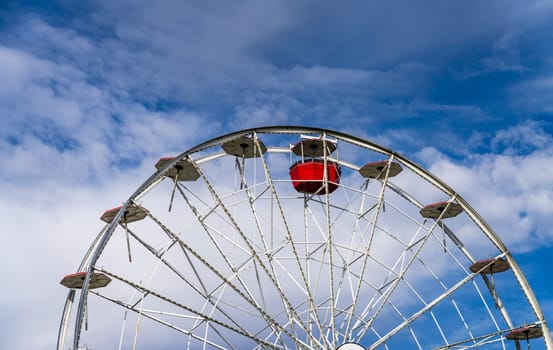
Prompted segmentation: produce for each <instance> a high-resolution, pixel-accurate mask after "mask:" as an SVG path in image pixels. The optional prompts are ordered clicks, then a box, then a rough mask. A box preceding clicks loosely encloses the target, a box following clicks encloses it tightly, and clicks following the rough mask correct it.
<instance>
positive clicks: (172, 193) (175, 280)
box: [58, 127, 553, 350]
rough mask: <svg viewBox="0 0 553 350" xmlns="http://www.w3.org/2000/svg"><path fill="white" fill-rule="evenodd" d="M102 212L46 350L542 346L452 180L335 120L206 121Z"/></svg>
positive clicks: (539, 326) (544, 340) (527, 310)
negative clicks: (197, 140)
mask: <svg viewBox="0 0 553 350" xmlns="http://www.w3.org/2000/svg"><path fill="white" fill-rule="evenodd" d="M152 170H154V167H153V165H152ZM109 204H111V203H108V205H109ZM100 219H101V220H102V221H104V222H105V225H104V227H103V228H102V229H101V231H100V232H99V234H98V235H97V237H96V239H95V240H94V241H93V243H92V245H91V246H90V248H89V249H88V251H87V252H86V254H85V256H84V258H83V259H82V262H81V264H80V266H79V267H78V269H77V271H76V272H75V273H70V274H68V275H67V276H65V277H63V279H62V280H61V284H62V285H64V286H66V287H67V288H69V293H68V296H67V299H66V302H65V307H64V310H63V315H62V319H61V322H60V328H59V335H58V350H63V349H74V350H77V349H104V348H106V349H107V348H111V349H114V348H117V349H154V348H155V349H169V348H170V349H317V350H320V349H331V350H335V349H340V350H361V349H392V350H393V349H471V348H478V349H520V348H522V347H524V348H526V347H530V346H532V347H535V348H545V349H547V350H553V343H552V341H551V335H550V331H549V330H548V327H547V324H546V322H545V319H544V317H543V314H542V311H541V309H540V306H539V304H538V302H537V300H536V298H535V296H534V293H533V291H532V289H531V288H530V286H529V285H528V283H527V281H526V278H525V276H524V274H523V272H522V271H521V269H520V268H519V266H518V265H517V263H516V261H515V260H514V259H513V257H512V255H511V254H510V252H509V249H508V248H507V247H506V246H505V245H504V243H503V242H502V241H501V239H500V237H499V236H498V234H496V233H495V232H494V231H493V229H492V228H491V227H490V225H488V224H487V223H486V222H485V221H484V219H483V218H482V217H481V216H480V215H479V214H478V213H477V212H476V211H475V210H474V209H473V208H472V207H471V206H470V205H469V203H467V202H466V201H465V200H464V199H463V197H462V196H461V194H459V193H457V192H455V191H454V190H453V189H452V188H450V187H449V186H448V185H447V184H446V183H444V182H443V181H442V180H440V179H439V178H437V177H436V176H434V175H433V174H431V173H430V172H428V171H427V170H425V169H423V168H422V167H421V166H419V165H418V164H416V163H415V162H413V161H411V160H409V159H407V158H406V157H404V156H402V155H401V154H398V153H396V152H394V151H392V150H389V149H387V148H385V147H382V146H379V145H377V144H375V143H373V142H369V141H366V140H363V139H361V138H358V137H354V136H351V135H348V134H345V133H341V132H335V131H331V130H325V129H317V128H308V127H265V128H256V129H248V130H243V131H239V132H234V133H230V134H227V135H224V136H220V137H217V138H214V139H212V140H209V141H207V142H204V143H202V144H199V145H197V146H195V147H192V148H190V149H188V150H186V151H184V152H182V153H181V154H179V155H176V156H171V157H163V158H161V159H159V161H158V162H157V163H156V164H155V172H154V173H153V175H151V176H150V177H149V178H148V179H147V180H146V181H145V182H144V183H143V184H142V185H141V186H139V187H138V189H137V190H136V191H135V192H134V193H133V194H132V195H131V196H130V197H129V198H128V199H127V200H125V201H124V202H123V204H122V205H121V206H119V207H116V208H113V209H109V210H106V211H105V212H104V213H103V214H102V215H101V217H100Z"/></svg>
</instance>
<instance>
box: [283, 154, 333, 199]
mask: <svg viewBox="0 0 553 350" xmlns="http://www.w3.org/2000/svg"><path fill="white" fill-rule="evenodd" d="M327 169H328V170H327V171H328V193H332V192H334V190H336V189H337V188H338V185H339V183H340V173H341V171H340V166H339V165H338V164H336V163H333V162H327ZM290 178H291V179H292V185H293V186H294V188H295V189H296V191H298V192H301V193H312V194H326V193H327V192H326V188H325V185H324V182H323V179H324V162H323V161H322V160H310V161H306V162H297V163H295V164H294V165H292V166H291V167H290Z"/></svg>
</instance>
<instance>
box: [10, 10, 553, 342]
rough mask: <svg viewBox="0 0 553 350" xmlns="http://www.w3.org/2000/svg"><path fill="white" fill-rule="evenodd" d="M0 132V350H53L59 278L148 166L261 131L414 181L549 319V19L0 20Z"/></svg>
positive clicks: (484, 14) (306, 15) (197, 14)
mask: <svg viewBox="0 0 553 350" xmlns="http://www.w3.org/2000/svg"><path fill="white" fill-rule="evenodd" d="M154 3H155V5H154ZM0 121H1V123H0V159H1V161H2V164H3V165H2V171H0V190H1V192H2V195H1V196H0V212H1V213H2V223H1V226H0V227H1V230H0V237H1V238H2V242H3V248H4V249H3V253H2V254H1V255H0V263H1V266H2V267H1V268H0V276H1V277H2V278H1V279H2V288H1V292H0V295H1V298H0V315H1V316H0V339H1V341H0V342H1V343H2V344H3V345H2V347H3V348H6V349H8V348H10V349H31V348H33V349H49V348H53V347H54V345H55V341H56V336H57V327H58V321H59V319H60V315H61V311H62V307H63V302H64V298H65V295H66V293H67V291H66V290H65V289H64V288H63V287H61V286H60V285H59V284H58V282H59V280H60V278H61V277H62V276H63V275H65V274H68V273H71V272H74V271H75V269H76V267H77V266H78V264H79V262H80V258H81V257H82V256H83V254H84V252H85V250H86V248H87V247H88V245H89V243H90V242H91V240H92V239H93V237H94V235H95V234H96V233H97V231H98V230H99V229H100V228H101V223H100V221H99V220H98V217H99V215H100V214H101V213H102V212H103V211H104V210H105V209H107V208H111V207H113V206H116V205H118V204H119V203H121V202H122V201H124V200H125V199H126V198H127V197H128V196H129V195H130V194H131V193H132V192H133V191H134V189H135V188H136V187H137V186H138V185H139V184H140V183H142V182H143V181H144V180H145V179H146V178H147V176H148V175H150V174H151V173H152V172H153V170H154V168H153V164H154V163H155V161H156V160H157V159H158V158H159V157H160V156H162V155H166V154H176V153H180V152H181V151H183V150H186V149H188V148H190V147H192V146H194V145H196V144H197V143H200V142H202V141H205V140H207V139H209V138H211V137H214V136H217V135H220V134H223V133H227V132H231V131H235V130H240V129H243V128H248V127H254V126H262V125H275V124H276V125H286V124H292V125H307V126H317V127H323V128H329V129H333V130H338V131H343V132H347V133H351V134H353V135H356V136H360V137H364V138H367V139H369V140H372V141H375V142H377V143H379V144H382V145H384V146H387V147H389V148H392V149H395V150H398V151H400V152H401V153H403V154H404V155H406V156H407V157H409V158H412V159H414V160H415V161H417V162H419V163H421V164H423V165H424V166H425V167H427V168H429V169H430V170H431V171H432V172H433V173H435V174H437V175H438V176H439V177H441V178H442V179H444V180H445V181H446V182H447V183H449V184H450V185H451V186H452V187H453V188H454V189H456V190H457V191H458V192H459V193H460V194H462V195H463V197H465V198H466V199H467V200H468V201H469V202H470V203H471V204H473V206H474V207H475V208H476V209H477V210H478V211H479V212H480V213H481V214H482V216H483V217H484V218H485V219H487V220H488V221H489V222H490V224H491V225H492V227H493V228H494V229H495V230H496V231H497V232H498V233H499V234H500V235H501V237H502V238H503V239H504V241H505V242H506V244H507V245H508V246H509V247H510V249H511V250H512V252H513V254H514V255H515V258H516V259H517V260H518V261H519V263H520V265H521V267H522V269H523V270H524V271H525V272H526V274H527V277H528V279H529V281H530V283H531V285H532V287H533V288H534V290H535V293H536V295H537V297H538V299H539V301H540V303H541V304H542V307H543V310H544V312H545V315H546V318H548V319H549V320H553V287H552V286H550V285H549V282H547V281H545V279H544V276H548V278H549V276H550V275H551V273H552V272H553V271H552V267H551V266H552V263H553V258H552V257H551V254H550V253H549V251H550V249H551V246H552V245H553V230H551V227H552V226H553V215H552V214H553V184H552V181H551V177H552V175H553V2H551V1H547V0H544V1H534V0H531V1H524V2H521V1H507V0H501V1H485V2H483V1H448V2H440V1H417V2H413V1H352V2H348V3H347V6H344V4H342V3H340V4H338V2H330V1H328V2H319V1H303V2H299V1H271V0H268V1H233V2H215V1H205V0H202V1H187V2H183V1H160V2H151V1H112V0H110V1H102V0H98V1H87V2H73V1H53V2H50V1H41V0H36V1H7V2H6V1H3V2H2V4H1V5H0Z"/></svg>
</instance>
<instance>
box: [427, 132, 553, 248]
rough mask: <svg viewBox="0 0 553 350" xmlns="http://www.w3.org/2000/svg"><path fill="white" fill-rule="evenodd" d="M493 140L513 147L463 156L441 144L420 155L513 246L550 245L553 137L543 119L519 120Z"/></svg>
mask: <svg viewBox="0 0 553 350" xmlns="http://www.w3.org/2000/svg"><path fill="white" fill-rule="evenodd" d="M492 143H494V144H508V145H512V146H513V147H509V148H505V147H501V148H500V151H499V152H498V153H484V154H473V155H471V156H470V157H467V158H465V159H464V160H463V161H461V162H459V161H455V160H452V159H450V158H448V157H447V156H445V155H444V154H443V153H441V152H440V151H439V150H437V149H435V148H427V149H424V150H423V151H421V152H419V155H418V156H419V157H420V159H422V160H423V161H424V163H425V164H427V165H428V167H429V169H430V171H431V172H433V173H435V174H436V175H438V176H439V177H440V178H442V179H444V180H445V181H446V182H447V183H448V184H450V185H451V186H452V187H453V188H454V189H455V190H456V191H457V192H458V193H459V194H461V195H462V196H463V197H464V198H465V199H467V200H468V201H469V203H471V204H472V205H473V206H474V207H475V208H476V209H477V210H478V212H480V213H481V215H482V216H483V217H484V218H485V219H486V220H488V221H489V223H490V224H491V225H492V227H493V228H494V229H495V231H496V232H497V233H498V234H499V235H500V236H501V237H502V238H503V239H504V241H505V243H506V244H507V246H508V247H510V249H512V251H514V252H524V251H529V250H532V249H536V248H537V247H539V246H550V245H551V244H552V243H553V235H552V234H551V232H550V230H549V226H550V217H551V214H552V213H553V191H552V190H551V186H550V176H549V174H551V173H552V171H553V167H552V164H553V162H552V160H553V137H551V135H548V134H545V133H543V131H542V130H541V129H540V128H539V127H538V126H537V125H533V126H529V125H519V126H516V127H512V128H509V129H507V130H501V131H500V132H498V133H497V135H496V137H494V139H493V141H492ZM537 145H539V146H537Z"/></svg>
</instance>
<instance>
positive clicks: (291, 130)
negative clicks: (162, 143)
mask: <svg viewBox="0 0 553 350" xmlns="http://www.w3.org/2000/svg"><path fill="white" fill-rule="evenodd" d="M264 133H269V134H272V133H284V134H303V133H305V134H320V135H328V136H331V137H335V138H337V139H338V140H341V141H345V142H349V143H352V144H354V145H357V146H361V147H364V148H367V149H369V150H371V151H374V152H377V153H381V154H383V155H386V156H389V157H392V158H393V159H395V160H397V161H399V162H400V163H401V164H402V165H405V166H406V167H408V168H409V169H410V170H411V171H413V172H414V173H416V174H418V175H419V176H421V178H423V179H425V180H426V181H428V182H430V183H431V184H432V185H434V186H436V187H437V188H439V189H440V190H441V191H443V192H444V193H445V194H447V195H448V196H451V197H452V198H454V199H455V201H456V202H457V203H458V204H459V205H460V206H461V207H462V208H463V210H464V211H465V212H466V213H467V214H468V215H469V217H470V218H471V219H472V220H473V222H474V223H475V224H476V225H477V226H478V227H479V228H480V229H481V230H482V232H483V233H484V234H485V235H486V236H487V238H488V239H489V240H490V241H491V242H492V243H493V244H494V245H495V246H496V248H497V249H498V250H499V251H501V252H502V253H503V254H504V257H505V259H506V260H507V261H508V263H509V264H510V266H511V268H512V270H513V272H514V274H515V277H516V279H517V282H518V283H519V285H520V287H521V288H522V290H523V291H524V293H525V295H526V296H527V297H528V300H529V302H530V305H531V307H532V310H533V312H534V313H535V315H536V317H537V319H538V321H539V322H540V324H541V326H542V327H543V328H544V338H545V342H546V346H547V348H548V349H553V345H552V344H553V343H552V341H551V335H550V333H549V331H548V328H547V323H546V322H545V319H544V316H543V313H542V312H541V308H540V306H539V304H538V302H537V299H536V298H535V295H534V293H533V291H532V289H531V288H530V286H529V285H528V282H527V280H526V278H525V276H524V274H523V273H522V271H521V270H520V268H519V266H518V264H517V263H516V261H515V260H514V258H513V257H512V256H511V254H510V252H509V251H508V249H507V247H506V246H505V245H504V244H503V242H502V241H501V239H500V237H499V236H498V235H497V234H496V233H495V232H494V231H493V230H492V229H491V227H490V226H489V225H488V224H487V222H486V221H485V220H484V219H483V218H482V217H481V216H480V215H479V214H478V213H477V212H476V210H474V209H473V208H472V207H471V206H470V205H469V204H468V202H466V201H465V200H464V199H463V197H462V196H461V195H459V194H458V193H456V192H455V191H454V190H453V189H452V188H450V187H449V186H448V185H447V184H446V183H445V182H444V181H443V180H441V179H439V178H438V177H437V176H435V175H433V174H432V173H430V172H429V171H428V170H426V169H424V168H423V167H422V166H420V165H419V164H417V163H415V162H413V161H412V160H410V159H408V158H407V157H405V156H403V155H401V154H399V153H396V152H394V151H392V150H390V149H388V148H385V147H382V146H380V145H378V144H376V143H373V142H371V141H368V140H364V139H362V138H359V137H356V136H351V135H349V134H346V133H343V132H338V131H333V130H330V129H322V128H315V127H304V126H267V127H256V128H249V129H244V130H240V131H235V132H231V133H227V134H225V135H222V136H218V137H215V138H212V139H210V140H207V141H205V142H203V143H200V144H198V145H196V146H194V147H192V148H190V149H188V150H186V151H184V152H182V153H180V154H179V155H178V156H176V157H174V159H173V161H170V162H168V163H167V164H166V165H165V166H164V167H163V168H160V169H159V170H158V171H157V172H155V173H154V174H153V175H152V176H150V177H149V178H148V179H147V180H146V181H144V182H143V183H142V184H141V185H140V186H139V187H138V189H137V190H136V191H135V192H134V193H133V194H132V195H131V196H130V197H129V198H128V199H127V201H125V203H124V204H123V205H122V209H121V210H120V211H119V212H118V213H117V214H116V215H115V217H114V220H113V221H112V222H111V224H108V225H106V227H105V228H104V230H103V233H102V235H101V237H100V239H99V240H98V242H97V243H96V246H95V249H94V250H92V249H91V251H89V252H88V253H87V255H86V256H85V258H84V259H83V263H82V264H81V265H82V266H81V269H82V267H84V266H87V270H86V272H87V275H86V279H85V281H84V286H83V289H82V291H81V296H80V299H79V305H86V298H87V296H88V288H89V287H88V286H89V284H90V278H91V276H92V272H93V266H94V265H95V262H96V261H97V260H98V258H99V257H100V255H101V254H102V251H103V249H104V248H105V246H106V245H107V243H108V241H109V239H110V237H111V235H112V234H113V232H114V231H115V229H116V227H117V222H118V221H119V220H120V219H121V217H122V216H123V213H124V210H125V209H126V208H128V207H129V206H131V205H132V204H133V203H134V201H135V200H136V199H137V198H138V197H140V196H141V195H142V194H143V193H144V192H145V191H147V190H148V188H150V187H151V186H153V185H155V184H156V183H157V182H159V181H160V180H161V179H162V178H163V176H164V174H165V173H166V172H167V169H170V168H171V167H172V166H173V165H174V164H175V163H176V162H178V161H179V160H182V159H185V158H187V157H190V156H191V155H192V154H195V153H197V152H200V151H203V150H205V149H208V148H211V147H214V146H216V145H220V144H222V143H224V142H226V141H229V140H232V139H235V138H237V137H240V136H243V135H257V134H264ZM473 260H474V259H473ZM85 261H86V263H85ZM473 262H475V261H473ZM70 295H71V293H70ZM71 298H73V295H71ZM68 299H69V296H68ZM83 309H84V308H83V307H81V306H80V307H79V311H78V314H77V323H79V324H81V325H82V320H83V318H84V315H83V312H84V311H83ZM77 328H78V330H77ZM77 328H76V330H75V336H74V348H77V346H78V343H79V335H80V332H81V329H80V328H79V326H77ZM60 329H61V326H60ZM77 333H79V335H78V334H77Z"/></svg>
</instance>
